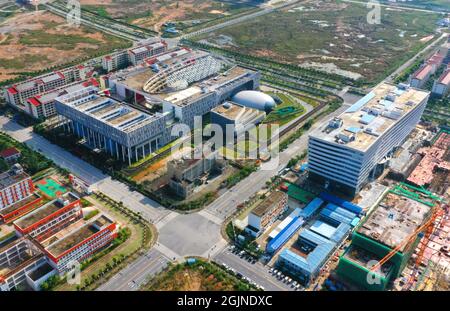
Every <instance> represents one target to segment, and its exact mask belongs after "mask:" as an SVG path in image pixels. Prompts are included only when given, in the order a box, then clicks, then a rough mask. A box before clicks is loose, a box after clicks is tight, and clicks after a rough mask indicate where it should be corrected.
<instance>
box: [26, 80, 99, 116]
mask: <svg viewBox="0 0 450 311" xmlns="http://www.w3.org/2000/svg"><path fill="white" fill-rule="evenodd" d="M88 86H95V87H98V86H99V84H98V82H97V80H95V79H94V78H91V79H89V80H86V81H82V82H75V83H71V84H68V85H66V86H64V87H62V88H59V89H56V90H54V91H50V92H47V93H43V94H39V95H36V96H34V97H31V98H28V99H27V102H26V103H25V111H26V112H28V114H30V115H31V116H33V117H34V118H36V119H45V118H49V117H53V116H55V115H56V108H55V99H56V97H58V96H62V95H65V94H69V93H72V92H76V91H79V90H81V89H83V88H86V87H88Z"/></svg>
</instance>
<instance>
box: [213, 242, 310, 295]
mask: <svg viewBox="0 0 450 311" xmlns="http://www.w3.org/2000/svg"><path fill="white" fill-rule="evenodd" d="M214 260H215V261H216V262H217V263H219V264H222V265H223V266H224V267H225V268H226V269H228V270H229V271H231V272H233V273H235V274H236V275H237V276H238V277H239V278H243V279H246V280H247V281H249V282H250V283H253V284H255V285H256V286H257V287H260V288H261V289H263V290H266V291H294V290H302V289H303V288H302V287H300V286H298V288H296V286H295V284H296V283H294V281H293V280H290V279H289V278H287V279H286V276H284V275H282V274H281V272H280V273H278V271H277V273H274V269H272V268H271V267H269V266H265V265H263V264H262V263H261V262H259V261H256V260H255V259H253V258H252V257H251V256H249V255H246V254H245V253H244V252H242V251H241V250H238V249H236V248H233V246H230V247H227V248H226V249H224V250H223V251H222V252H220V253H218V254H217V255H216V256H215V257H214Z"/></svg>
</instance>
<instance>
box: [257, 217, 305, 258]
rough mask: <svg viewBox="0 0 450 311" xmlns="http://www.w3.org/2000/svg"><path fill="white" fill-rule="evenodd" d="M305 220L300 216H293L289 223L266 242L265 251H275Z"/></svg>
mask: <svg viewBox="0 0 450 311" xmlns="http://www.w3.org/2000/svg"><path fill="white" fill-rule="evenodd" d="M304 222H305V220H304V219H303V218H302V217H296V218H294V219H293V220H292V221H291V222H290V223H289V225H287V226H286V227H285V228H284V229H283V230H281V231H280V233H278V234H277V235H276V236H275V237H274V238H273V239H272V240H271V241H270V242H269V244H267V247H266V251H267V252H268V253H275V252H276V251H277V250H278V249H279V248H280V247H282V246H283V245H284V243H286V242H287V241H288V240H289V239H290V238H291V237H292V236H293V235H294V233H295V232H297V230H298V229H299V228H300V227H301V226H302V225H303V223H304Z"/></svg>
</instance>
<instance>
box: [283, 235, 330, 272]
mask: <svg viewBox="0 0 450 311" xmlns="http://www.w3.org/2000/svg"><path fill="white" fill-rule="evenodd" d="M335 245H336V244H335V243H334V242H331V241H329V240H327V239H326V238H324V237H322V236H320V235H318V234H316V233H314V232H312V231H310V230H303V231H302V232H300V234H299V239H298V241H297V243H296V245H295V246H294V247H291V249H285V250H284V251H283V252H282V253H281V254H280V257H282V258H283V259H285V260H288V261H290V262H292V263H294V264H295V265H296V266H299V267H301V268H302V269H303V270H304V271H308V272H309V273H311V274H315V273H317V272H318V271H319V269H320V267H321V266H322V264H323V263H324V262H325V260H326V259H327V257H328V256H329V254H330V253H331V252H332V251H333V249H334V247H335Z"/></svg>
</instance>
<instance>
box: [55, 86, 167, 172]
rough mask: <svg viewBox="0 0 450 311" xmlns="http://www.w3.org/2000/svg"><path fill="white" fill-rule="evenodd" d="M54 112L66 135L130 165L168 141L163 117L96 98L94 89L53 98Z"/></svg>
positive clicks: (117, 102)
mask: <svg viewBox="0 0 450 311" xmlns="http://www.w3.org/2000/svg"><path fill="white" fill-rule="evenodd" d="M56 111H57V112H58V114H59V118H60V119H61V122H62V123H65V129H66V130H67V131H69V132H71V133H73V134H75V135H77V136H78V137H80V138H83V139H85V141H86V143H87V144H88V145H89V146H90V147H92V148H93V149H100V150H103V151H105V152H106V153H108V154H110V155H111V156H113V157H115V158H117V159H118V160H122V161H124V162H125V161H128V162H129V163H130V164H131V162H133V161H138V160H139V159H142V158H144V157H146V156H148V155H149V154H151V153H152V152H154V151H156V150H158V149H159V148H160V147H162V146H164V145H165V144H167V143H168V142H169V140H170V130H169V129H168V128H167V127H166V118H165V115H163V114H161V113H155V114H149V113H144V112H141V111H139V110H137V109H134V108H132V107H130V106H127V105H125V104H123V103H121V102H119V101H116V100H114V99H112V98H110V97H106V96H102V95H98V89H97V88H95V87H87V88H85V89H83V90H80V91H77V92H74V93H70V94H67V95H64V96H61V97H58V98H56Z"/></svg>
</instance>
